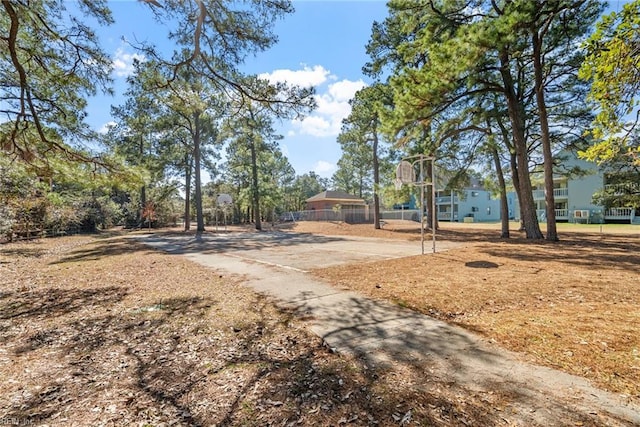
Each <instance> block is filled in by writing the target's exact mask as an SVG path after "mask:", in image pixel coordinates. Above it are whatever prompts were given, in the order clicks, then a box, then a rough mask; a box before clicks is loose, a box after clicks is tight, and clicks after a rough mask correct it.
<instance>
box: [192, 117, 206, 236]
mask: <svg viewBox="0 0 640 427" xmlns="http://www.w3.org/2000/svg"><path fill="white" fill-rule="evenodd" d="M193 122H194V128H195V131H194V135H193V166H194V170H193V172H194V181H195V182H194V184H195V194H194V199H195V200H194V202H195V204H196V223H197V227H196V232H198V233H202V232H203V231H205V230H204V215H203V212H202V180H201V178H200V113H199V112H196V113H194V114H193Z"/></svg>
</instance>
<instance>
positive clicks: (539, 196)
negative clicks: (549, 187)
mask: <svg viewBox="0 0 640 427" xmlns="http://www.w3.org/2000/svg"><path fill="white" fill-rule="evenodd" d="M533 199H534V200H544V190H533Z"/></svg>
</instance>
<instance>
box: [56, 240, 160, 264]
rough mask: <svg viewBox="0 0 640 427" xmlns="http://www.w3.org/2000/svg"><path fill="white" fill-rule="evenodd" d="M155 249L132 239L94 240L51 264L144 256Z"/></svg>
mask: <svg viewBox="0 0 640 427" xmlns="http://www.w3.org/2000/svg"><path fill="white" fill-rule="evenodd" d="M154 252H155V251H154V250H153V249H151V248H149V246H146V245H143V244H141V243H140V242H137V241H136V240H134V239H129V238H124V237H123V238H113V239H111V238H110V239H106V240H101V241H97V242H94V243H93V244H91V245H85V246H82V247H81V248H79V249H75V250H72V251H71V252H69V254H68V255H65V256H63V257H61V258H60V259H59V260H57V261H53V262H52V263H51V264H64V263H68V262H81V261H96V260H99V259H104V258H108V257H112V256H117V255H126V254H136V256H144V255H145V254H151V253H154Z"/></svg>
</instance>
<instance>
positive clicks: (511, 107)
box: [500, 51, 544, 239]
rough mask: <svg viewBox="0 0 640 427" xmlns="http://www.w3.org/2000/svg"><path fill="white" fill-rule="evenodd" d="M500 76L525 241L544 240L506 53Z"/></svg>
mask: <svg viewBox="0 0 640 427" xmlns="http://www.w3.org/2000/svg"><path fill="white" fill-rule="evenodd" d="M500 62H501V66H500V74H501V75H502V80H503V83H504V89H505V91H504V93H505V97H506V99H507V108H508V111H509V120H510V121H511V129H512V132H513V142H514V146H515V152H516V162H517V167H518V179H519V183H520V194H519V196H520V201H521V204H520V206H521V212H520V215H521V217H522V221H523V223H524V228H525V233H526V237H527V239H544V236H543V235H542V231H541V230H540V224H539V223H538V217H537V215H536V209H535V201H534V200H533V187H532V186H531V177H530V176H529V153H528V150H527V141H526V139H525V136H524V111H523V108H522V105H521V103H520V102H519V101H518V98H517V95H516V91H515V86H514V82H513V77H512V76H511V71H510V69H509V57H508V54H507V52H505V51H502V52H500Z"/></svg>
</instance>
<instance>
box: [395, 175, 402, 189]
mask: <svg viewBox="0 0 640 427" xmlns="http://www.w3.org/2000/svg"><path fill="white" fill-rule="evenodd" d="M393 184H394V185H395V186H396V191H400V189H402V180H401V179H398V178H396V179H394V180H393Z"/></svg>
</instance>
